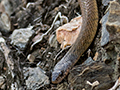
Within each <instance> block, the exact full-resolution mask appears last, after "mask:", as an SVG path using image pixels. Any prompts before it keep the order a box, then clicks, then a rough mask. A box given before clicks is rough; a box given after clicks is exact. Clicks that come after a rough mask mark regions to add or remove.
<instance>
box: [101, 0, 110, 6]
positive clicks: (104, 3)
mask: <svg viewBox="0 0 120 90" xmlns="http://www.w3.org/2000/svg"><path fill="white" fill-rule="evenodd" d="M110 1H112V0H102V4H103V5H104V6H107V5H108V4H109V2H110Z"/></svg>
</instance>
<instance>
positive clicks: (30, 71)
mask: <svg viewBox="0 0 120 90" xmlns="http://www.w3.org/2000/svg"><path fill="white" fill-rule="evenodd" d="M24 77H25V82H26V85H27V89H30V90H37V89H40V88H41V87H43V86H45V85H48V84H49V83H50V81H49V78H48V77H47V76H46V75H45V74H44V72H43V70H42V69H40V68H39V67H36V68H26V67H24Z"/></svg>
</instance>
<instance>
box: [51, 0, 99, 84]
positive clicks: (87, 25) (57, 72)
mask: <svg viewBox="0 0 120 90" xmlns="http://www.w3.org/2000/svg"><path fill="white" fill-rule="evenodd" d="M78 2H79V4H80V8H81V13H82V25H81V31H80V33H79V35H78V37H77V39H76V41H75V43H74V44H73V45H72V46H71V48H70V49H69V50H68V52H67V53H66V54H65V55H64V56H63V58H62V59H61V60H60V61H59V62H58V63H57V64H56V65H55V67H54V69H53V72H52V77H51V78H52V83H53V84H58V83H60V82H61V81H62V80H63V79H64V78H65V77H66V76H67V75H68V73H69V72H70V70H71V69H72V68H73V66H74V65H75V64H76V63H77V61H78V60H79V58H80V57H81V56H82V54H83V53H84V52H85V51H86V50H87V49H88V47H89V46H90V45H91V43H92V41H93V39H94V37H95V34H96V31H97V27H98V9H97V1H96V0H78Z"/></svg>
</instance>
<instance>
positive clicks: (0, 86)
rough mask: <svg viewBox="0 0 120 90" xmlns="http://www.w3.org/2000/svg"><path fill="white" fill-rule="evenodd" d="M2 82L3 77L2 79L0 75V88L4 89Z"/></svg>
mask: <svg viewBox="0 0 120 90" xmlns="http://www.w3.org/2000/svg"><path fill="white" fill-rule="evenodd" d="M4 82H5V79H4V78H3V77H2V76H0V88H1V89H5V84H4Z"/></svg>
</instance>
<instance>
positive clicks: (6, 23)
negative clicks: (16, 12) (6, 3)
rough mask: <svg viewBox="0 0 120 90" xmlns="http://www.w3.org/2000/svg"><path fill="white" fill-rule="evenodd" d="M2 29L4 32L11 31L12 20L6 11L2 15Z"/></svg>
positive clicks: (0, 29)
mask: <svg viewBox="0 0 120 90" xmlns="http://www.w3.org/2000/svg"><path fill="white" fill-rule="evenodd" d="M0 31H1V32H2V33H8V32H10V31H11V20H10V17H9V15H8V14H7V13H6V12H2V14H1V15H0Z"/></svg>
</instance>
